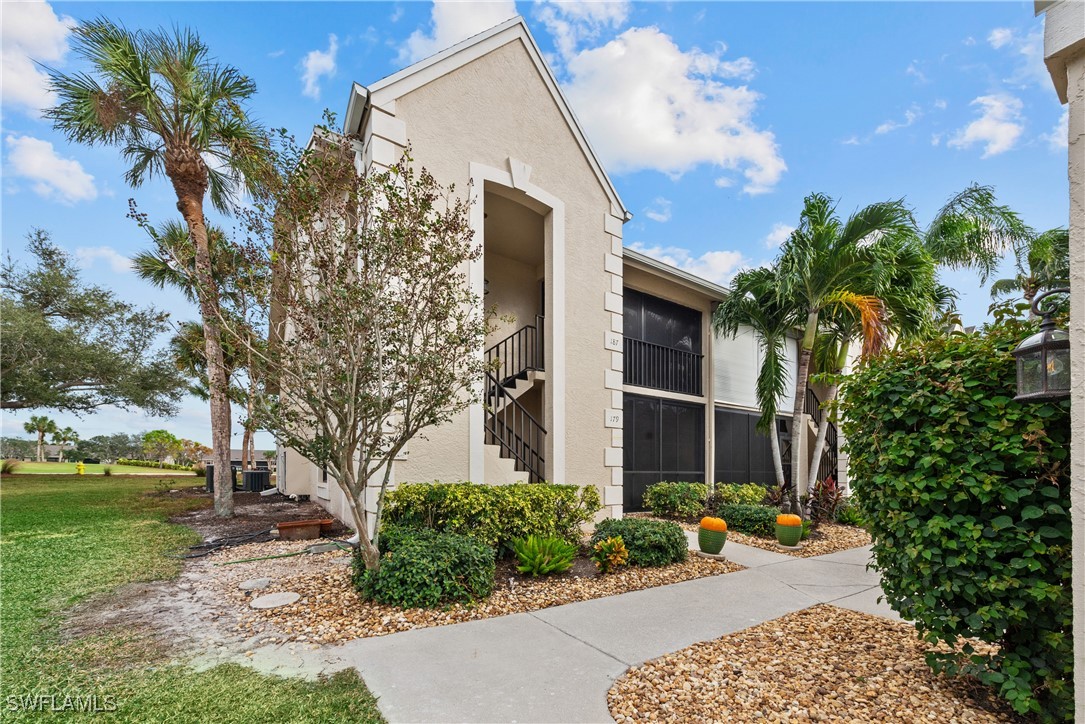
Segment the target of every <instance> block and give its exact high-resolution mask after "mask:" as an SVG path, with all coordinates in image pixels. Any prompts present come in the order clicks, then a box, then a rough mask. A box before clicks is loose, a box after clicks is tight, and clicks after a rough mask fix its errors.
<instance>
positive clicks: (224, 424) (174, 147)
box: [45, 18, 267, 516]
mask: <svg viewBox="0 0 1085 724" xmlns="http://www.w3.org/2000/svg"><path fill="white" fill-rule="evenodd" d="M72 44H73V49H74V51H75V53H76V55H77V56H79V57H80V58H82V59H83V60H86V61H87V62H89V64H90V66H91V71H90V72H89V73H73V74H71V75H66V74H63V73H60V72H58V71H50V72H49V76H50V86H51V88H52V90H53V91H54V92H55V93H56V94H57V97H58V99H59V102H58V104H57V105H56V106H55V107H54V108H51V109H49V110H48V111H46V113H45V115H46V117H47V118H50V119H51V120H52V121H53V125H54V128H56V129H57V130H59V131H61V132H63V133H64V134H65V135H66V136H67V138H68V140H70V141H74V142H78V143H85V144H88V145H92V146H93V145H98V144H103V145H109V146H117V147H119V148H120V150H121V155H122V156H123V157H124V159H125V161H126V162H127V163H129V164H130V166H129V168H128V171H127V172H126V173H125V180H126V181H127V182H128V183H129V184H130V185H131V186H133V187H138V186H140V185H141V184H142V183H143V182H144V181H145V180H147V179H148V178H151V177H153V176H157V175H165V176H166V177H167V178H168V179H169V180H170V182H171V183H172V185H173V189H174V192H175V193H176V196H177V209H178V211H180V212H181V216H182V217H183V218H184V220H185V224H186V226H187V227H188V232H189V234H190V235H191V238H192V241H193V244H194V247H195V253H194V255H193V259H194V280H195V286H196V296H197V298H198V299H199V303H200V315H201V317H202V322H203V326H204V341H205V346H206V355H207V360H208V378H209V382H210V393H211V434H212V444H213V448H214V460H215V466H216V470H215V512H216V513H217V514H218V515H220V516H232V515H233V494H232V491H233V484H232V480H231V479H230V401H229V395H228V386H229V381H228V379H227V377H226V372H225V369H224V366H223V358H222V346H221V343H220V331H219V311H220V310H219V297H218V290H217V286H216V284H215V279H214V275H213V273H212V260H211V252H210V247H209V242H208V231H207V223H206V220H205V218H204V198H205V197H206V196H208V195H210V199H211V203H212V205H213V206H214V207H215V208H216V209H219V210H220V211H223V212H225V211H228V210H229V207H230V203H231V202H230V195H231V192H233V191H234V190H236V189H238V188H246V187H248V188H250V189H251V188H253V187H254V184H255V183H256V182H257V181H258V179H259V176H260V173H261V172H260V169H261V168H262V167H263V164H264V163H265V162H266V154H265V149H266V147H267V144H266V140H265V138H264V136H263V133H262V132H261V130H260V128H259V127H258V126H257V125H256V124H255V123H254V122H253V121H252V120H251V119H250V118H249V116H248V114H247V112H246V111H245V109H244V107H243V104H244V103H246V102H247V101H248V99H249V98H250V97H251V96H252V95H253V94H254V93H255V92H256V86H255V84H254V83H253V82H252V80H250V79H249V78H247V77H246V76H244V75H242V74H241V73H240V72H239V71H238V70H237V69H236V68H233V67H231V66H227V65H221V64H219V63H218V62H216V61H214V60H213V59H211V58H209V57H208V49H207V46H205V45H204V44H203V43H202V42H201V41H200V39H199V37H198V36H197V35H196V34H195V33H193V32H192V31H189V30H184V29H180V28H176V29H174V30H172V31H165V30H160V31H130V30H128V29H126V28H124V27H122V26H118V25H116V24H114V23H112V22H110V21H108V20H105V19H102V18H99V19H95V20H92V21H90V22H86V23H82V24H80V25H79V26H78V27H77V28H76V29H75V30H74V31H73V43H72Z"/></svg>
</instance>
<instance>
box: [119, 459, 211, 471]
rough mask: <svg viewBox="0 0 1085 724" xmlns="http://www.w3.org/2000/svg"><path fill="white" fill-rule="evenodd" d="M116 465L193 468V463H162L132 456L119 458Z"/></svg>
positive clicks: (172, 468)
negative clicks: (133, 458) (132, 457)
mask: <svg viewBox="0 0 1085 724" xmlns="http://www.w3.org/2000/svg"><path fill="white" fill-rule="evenodd" d="M114 464H115V465H128V466H130V467H137V468H161V469H163V470H189V471H191V470H192V466H191V465H176V464H174V463H160V462H158V461H157V460H132V459H130V458H118V459H117V462H116V463H114Z"/></svg>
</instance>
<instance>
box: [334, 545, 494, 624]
mask: <svg viewBox="0 0 1085 724" xmlns="http://www.w3.org/2000/svg"><path fill="white" fill-rule="evenodd" d="M354 585H355V586H356V587H357V588H358V590H359V591H361V593H362V595H364V596H366V597H367V598H371V599H373V600H374V601H378V602H380V603H386V604H390V605H392V606H399V607H400V608H436V607H437V606H442V605H448V604H453V603H472V602H474V601H477V600H479V599H482V598H486V597H487V596H489V595H490V593H492V592H493V588H494V549H493V548H491V547H490V546H488V545H486V544H485V543H481V542H479V541H477V540H475V539H474V538H470V537H468V536H462V535H453V534H450V533H433V532H431V531H427V532H426V533H424V534H422V535H409V536H404V537H402V538H400V539H398V540H397V541H396V544H395V545H394V546H393V549H392V550H391V551H389V552H388V553H385V554H384V555H383V556H382V557H381V561H380V567H379V568H377V570H376V571H367V570H366V569H365V564H364V563H363V562H362V556H361V553H360V552H355V554H354Z"/></svg>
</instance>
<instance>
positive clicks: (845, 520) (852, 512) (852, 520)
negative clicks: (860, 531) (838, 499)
mask: <svg viewBox="0 0 1085 724" xmlns="http://www.w3.org/2000/svg"><path fill="white" fill-rule="evenodd" d="M836 522H837V523H841V524H843V525H855V526H859V527H860V528H861V527H863V526H864V525H866V522H865V521H864V520H863V514H862V513H861V512H859V506H857V505H856V504H855V503H853V502H852V501H851V499H850V498H845V499H844V501H843V502H842V503H841V504H840V507H838V508H837V509H836Z"/></svg>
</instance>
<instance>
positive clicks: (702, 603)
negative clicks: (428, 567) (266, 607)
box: [326, 543, 897, 722]
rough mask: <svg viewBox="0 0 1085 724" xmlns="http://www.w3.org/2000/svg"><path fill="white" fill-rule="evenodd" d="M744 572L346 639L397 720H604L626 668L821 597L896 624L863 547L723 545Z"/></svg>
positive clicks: (356, 663) (353, 662) (351, 660)
mask: <svg viewBox="0 0 1085 724" xmlns="http://www.w3.org/2000/svg"><path fill="white" fill-rule="evenodd" d="M724 553H725V555H726V556H727V558H729V559H730V560H732V561H734V562H736V563H739V564H741V565H743V566H746V567H747V570H745V571H740V572H738V573H731V574H727V575H722V576H713V577H710V578H700V579H697V580H693V581H686V582H684V583H677V584H673V585H670V586H661V587H659V588H651V589H646V590H642V591H634V592H631V593H625V594H621V595H618V596H610V597H607V598H598V599H594V600H591V601H583V602H580V603H572V604H568V605H565V606H557V607H554V608H548V609H543V610H541V611H535V612H532V613H523V614H515V615H512V616H503V617H500V618H492V619H486V620H483V621H472V622H470V623H463V624H457V625H454V626H441V627H436V628H427V629H418V630H414V631H407V632H404V633H398V634H392V635H389V636H381V637H375V638H366V639H358V640H355V641H351V642H348V643H346V644H343V645H342V646H339V647H334V648H333V649H332V650H329V651H326V654H334V656H335V658H336V659H337V660H338V662H337V663H341V664H343V665H347V666H353V667H355V668H357V669H358V671H359V672H361V674H362V677H363V678H364V679H365V682H366V684H367V685H368V686H369V689H370V690H371V691H372V692H373V694H375V695H376V696H377V697H378V703H379V705H380V709H381V712H383V714H384V715H385V717H387V719H388V720H389V721H390V722H455V721H466V722H499V721H510V722H512V721H515V722H582V721H585V722H606V721H610V714H609V712H608V709H607V701H606V694H607V691H608V690H609V689H610V687H611V685H612V684H613V682H614V680H615V679H616V678H617V677H618V676H620V675H621V674H622V673H623V672H624V671H625V670H626V669H627V668H629V667H630V666H633V665H636V664H639V663H641V662H643V661H646V660H648V659H652V658H655V657H657V656H662V655H663V654H666V653H670V652H672V651H677V650H678V649H681V648H684V647H686V646H689V645H690V644H693V643H696V642H698V641H706V640H709V639H714V638H717V637H719V636H722V635H724V634H727V633H731V632H733V631H738V630H741V629H744V628H748V627H750V626H754V625H756V624H759V623H762V622H764V621H768V620H770V619H774V618H778V617H780V616H782V615H784V614H787V613H790V612H792V611H797V610H800V609H803V608H807V607H809V606H812V605H814V604H816V603H832V604H833V605H835V606H840V607H842V608H848V609H853V610H856V611H862V612H865V613H872V614H876V615H880V616H885V617H887V618H893V619H896V618H897V616H896V614H894V613H893V612H892V611H891V610H890V609H889V607H888V606H886V605H885V604H884V603H881V604H879V603H878V602H877V598H878V596H879V595H880V594H881V590H880V588H879V582H878V576H877V574H875V573H873V572H871V571H868V570H866V564H867V561H868V560H869V556H870V552H869V549H868V548H856V549H852V550H849V551H842V552H839V553H832V554H829V555H825V556H819V557H817V558H793V557H791V556H786V555H783V554H780V553H773V552H771V551H766V550H762V549H759V548H752V547H748V546H743V545H739V544H737V543H728V544H727V546H726V548H724Z"/></svg>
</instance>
